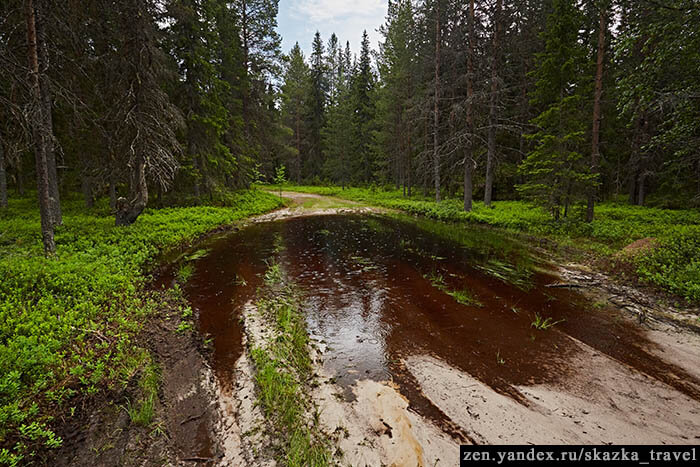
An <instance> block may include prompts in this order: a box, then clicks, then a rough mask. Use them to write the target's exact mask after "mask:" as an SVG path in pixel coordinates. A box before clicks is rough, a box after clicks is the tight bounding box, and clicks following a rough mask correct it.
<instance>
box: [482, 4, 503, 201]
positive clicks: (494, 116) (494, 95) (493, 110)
mask: <svg viewBox="0 0 700 467" xmlns="http://www.w3.org/2000/svg"><path fill="white" fill-rule="evenodd" d="M502 9H503V0H497V1H496V11H495V12H494V18H493V21H494V30H493V57H491V96H490V99H489V131H488V142H487V155H486V185H485V187H484V205H485V206H486V207H490V206H491V199H492V196H493V170H494V164H495V158H496V122H497V120H498V88H499V86H498V80H499V77H498V67H499V66H500V60H499V54H500V44H499V40H500V35H501V11H502Z"/></svg>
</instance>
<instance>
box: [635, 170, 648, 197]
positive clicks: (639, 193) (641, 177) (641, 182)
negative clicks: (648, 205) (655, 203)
mask: <svg viewBox="0 0 700 467" xmlns="http://www.w3.org/2000/svg"><path fill="white" fill-rule="evenodd" d="M645 179H646V173H645V172H644V171H642V172H641V173H640V174H639V179H638V180H637V205H638V206H644V197H645V196H646V193H645V192H644V182H645Z"/></svg>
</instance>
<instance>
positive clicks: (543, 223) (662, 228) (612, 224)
mask: <svg viewBox="0 0 700 467" xmlns="http://www.w3.org/2000/svg"><path fill="white" fill-rule="evenodd" d="M275 189H277V188H276V187H275ZM284 190H287V191H299V192H305V193H315V194H320V195H326V196H335V197H338V198H342V199H346V200H352V201H358V202H362V203H366V204H372V205H375V206H380V207H385V208H390V209H397V210H400V211H403V212H405V213H408V214H412V215H417V216H425V217H428V218H431V219H436V220H440V221H444V222H453V223H461V222H467V223H474V224H483V225H490V226H494V227H499V228H502V229H506V230H507V231H512V232H518V233H524V234H528V235H532V236H536V237H544V238H548V239H552V240H554V241H556V242H557V243H558V244H561V245H564V246H570V247H574V248H576V249H580V250H583V251H586V252H591V253H595V254H596V255H598V256H599V257H603V258H608V259H610V260H611V261H612V262H613V265H615V264H618V263H619V264H622V263H624V264H629V265H631V266H632V268H633V271H634V272H635V274H636V276H637V277H638V278H639V279H640V280H642V281H646V282H649V283H651V284H655V285H657V286H660V287H662V288H664V289H666V290H668V291H670V292H672V293H674V294H676V295H678V296H680V297H683V298H685V299H686V300H688V301H690V302H695V303H697V302H700V212H698V211H697V210H694V209H661V208H651V207H643V206H631V205H627V204H621V203H615V202H607V203H601V204H600V205H599V206H598V207H597V208H596V218H595V219H594V220H593V222H590V223H587V222H584V221H583V220H582V219H581V217H582V216H571V217H569V218H560V219H559V220H555V219H553V218H552V216H551V215H550V214H549V213H548V212H546V211H545V210H544V209H542V208H539V207H537V206H535V205H533V204H531V203H528V202H525V201H495V202H494V203H493V204H492V207H491V208H486V207H484V205H483V203H480V202H475V203H474V205H473V210H472V211H471V212H465V211H464V209H463V207H462V201H461V200H458V199H445V200H443V201H442V202H440V203H436V202H435V201H434V200H433V199H431V198H428V197H422V196H417V195H414V196H412V197H411V198H406V197H404V196H403V194H402V192H401V191H400V190H393V189H388V190H382V189H371V188H346V189H342V188H340V187H332V186H331V187H329V186H297V185H285V186H284ZM581 209H585V206H582V207H581ZM645 238H650V239H653V240H650V241H649V243H648V248H643V249H640V250H638V251H635V252H632V254H626V253H625V252H623V248H624V247H625V246H627V245H629V244H631V243H632V242H634V241H636V240H640V239H645Z"/></svg>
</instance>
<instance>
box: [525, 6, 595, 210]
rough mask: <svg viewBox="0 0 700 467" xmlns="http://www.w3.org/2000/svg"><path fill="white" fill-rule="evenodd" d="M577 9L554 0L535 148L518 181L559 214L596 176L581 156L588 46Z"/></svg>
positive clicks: (540, 77)
mask: <svg viewBox="0 0 700 467" xmlns="http://www.w3.org/2000/svg"><path fill="white" fill-rule="evenodd" d="M581 22H582V17H581V11H580V10H579V9H578V7H577V6H576V4H575V2H574V1H573V0H554V2H553V11H552V13H551V14H550V15H549V17H548V20H547V28H546V30H545V31H544V33H543V38H544V40H545V51H544V52H542V53H541V54H539V55H538V56H537V68H536V70H535V71H534V76H535V77H536V80H537V81H536V85H535V90H534V92H533V94H532V102H533V104H535V105H537V106H538V107H539V108H540V109H541V112H540V114H539V115H538V116H537V117H535V118H534V119H533V121H532V123H533V124H535V125H536V127H537V129H538V131H537V132H535V133H533V134H531V135H529V138H530V139H531V140H532V141H533V143H534V149H533V150H532V151H531V152H530V153H529V154H528V156H527V158H526V159H525V160H524V161H523V163H522V164H521V165H520V172H521V173H522V174H523V175H524V176H525V177H526V182H525V183H523V184H521V185H519V186H518V187H517V189H518V191H519V192H520V193H521V194H522V195H523V196H524V197H525V198H528V199H531V200H533V201H535V202H536V203H538V204H540V205H542V206H544V207H545V208H547V209H548V210H550V212H551V213H552V215H553V216H554V218H555V219H558V218H559V216H560V215H561V212H562V208H563V210H564V211H563V213H564V215H565V216H566V215H567V214H568V209H569V206H570V205H571V204H573V203H575V202H577V201H579V200H582V199H585V198H586V194H587V191H588V189H589V187H590V186H591V184H592V183H594V178H595V177H594V176H593V175H591V173H590V170H589V164H588V163H587V158H584V155H583V151H584V150H585V149H584V148H585V146H584V142H585V129H586V122H588V118H587V117H588V115H587V112H585V111H586V109H587V107H586V101H585V99H584V96H587V95H588V94H589V93H588V92H587V90H588V88H589V87H590V86H586V85H585V83H582V82H581V77H582V76H586V70H587V62H586V50H585V47H584V46H583V43H582V42H581V41H579V37H578V35H579V31H580V30H581Z"/></svg>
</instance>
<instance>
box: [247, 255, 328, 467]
mask: <svg viewBox="0 0 700 467" xmlns="http://www.w3.org/2000/svg"><path fill="white" fill-rule="evenodd" d="M264 279H265V284H264V286H263V287H262V288H261V290H260V291H259V295H260V296H259V300H258V303H257V308H258V311H259V312H260V313H261V314H262V316H263V317H264V318H265V320H266V322H267V323H268V325H269V326H271V327H272V329H273V337H272V339H270V340H269V341H267V342H262V343H260V344H259V345H258V346H256V347H254V348H252V349H251V356H252V358H253V361H254V363H255V367H256V376H255V381H256V383H257V385H258V388H259V402H260V406H261V408H262V411H263V413H264V415H265V418H266V419H267V420H268V421H269V422H270V424H271V425H272V426H273V427H274V431H273V432H272V433H274V435H273V442H274V444H275V447H276V448H277V450H278V453H279V459H278V460H279V461H280V462H281V463H282V465H287V466H299V467H301V466H311V465H312V466H324V465H332V463H333V449H332V444H331V442H330V440H329V438H328V437H327V436H326V435H325V434H324V433H323V432H322V430H321V429H320V428H319V426H318V425H319V420H318V416H319V413H318V409H317V407H316V406H315V405H314V403H313V401H312V400H311V399H310V397H309V396H308V390H307V389H308V385H309V383H310V380H311V379H312V366H311V358H310V356H309V337H308V333H307V330H306V323H305V321H304V316H303V313H302V310H301V304H302V301H301V297H300V293H299V291H298V290H297V289H296V288H295V287H294V286H293V285H291V284H288V283H286V281H285V279H284V277H283V274H282V271H281V269H280V266H279V264H277V263H271V264H270V265H269V266H268V269H267V272H266V273H265V277H264Z"/></svg>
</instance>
